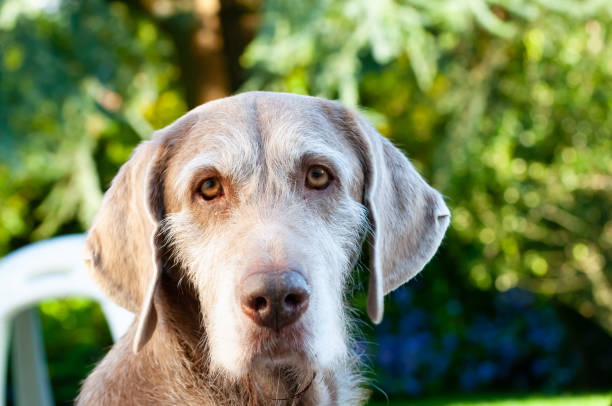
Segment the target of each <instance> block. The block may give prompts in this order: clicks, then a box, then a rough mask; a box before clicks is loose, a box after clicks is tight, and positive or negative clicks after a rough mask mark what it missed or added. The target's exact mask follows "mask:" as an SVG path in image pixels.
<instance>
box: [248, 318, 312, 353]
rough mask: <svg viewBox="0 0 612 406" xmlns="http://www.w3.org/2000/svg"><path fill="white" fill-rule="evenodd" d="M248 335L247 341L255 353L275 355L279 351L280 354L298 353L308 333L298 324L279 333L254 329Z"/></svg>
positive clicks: (258, 328) (266, 329) (259, 328)
mask: <svg viewBox="0 0 612 406" xmlns="http://www.w3.org/2000/svg"><path fill="white" fill-rule="evenodd" d="M249 335H250V337H249V341H250V342H251V343H252V344H253V346H252V348H254V349H255V352H256V353H266V354H268V353H271V354H277V353H278V352H279V350H280V352H281V353H289V352H299V350H301V349H303V348H304V343H305V342H306V340H307V336H308V331H307V330H306V329H305V327H304V326H303V325H302V323H300V322H298V323H297V324H296V325H291V326H287V327H285V328H283V329H281V330H280V331H274V330H272V329H268V328H262V327H256V328H254V329H253V330H252V331H251V332H250V334H249ZM270 347H272V348H270Z"/></svg>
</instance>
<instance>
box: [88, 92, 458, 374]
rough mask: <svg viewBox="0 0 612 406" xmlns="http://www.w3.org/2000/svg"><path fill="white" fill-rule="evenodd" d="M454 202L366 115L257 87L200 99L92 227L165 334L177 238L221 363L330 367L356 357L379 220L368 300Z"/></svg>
mask: <svg viewBox="0 0 612 406" xmlns="http://www.w3.org/2000/svg"><path fill="white" fill-rule="evenodd" d="M448 221H449V213H448V209H447V208H446V206H445V205H444V202H443V200H442V198H441V197H440V195H439V194H438V193H437V192H436V191H435V190H433V189H431V188H430V187H429V186H428V185H427V184H426V183H425V182H424V181H423V180H422V178H421V177H420V176H419V175H418V174H417V173H416V171H415V170H414V168H413V167H412V166H411V165H410V163H409V162H408V160H407V159H406V158H405V157H404V156H403V155H402V154H401V153H400V152H399V151H398V150H396V149H395V148H394V147H393V146H392V145H391V144H390V143H389V142H388V141H386V140H384V139H383V138H382V137H381V136H380V135H379V134H377V133H376V132H375V131H374V130H373V129H372V128H371V127H370V126H369V125H368V124H367V123H366V122H365V121H364V120H363V119H361V118H360V117H358V116H357V115H356V114H355V113H352V112H350V111H348V110H347V109H345V108H343V107H342V106H340V105H338V104H336V103H333V102H329V101H325V100H321V99H316V98H309V97H304V96H295V95H287V94H274V93H247V94H243V95H239V96H234V97H231V98H227V99H223V100H220V101H216V102H213V103H208V104H206V105H203V106H200V107H199V108H197V109H195V110H193V111H191V112H189V113H188V114H187V115H185V116H184V117H183V118H181V119H179V120H178V121H177V122H175V123H174V124H172V125H171V126H169V127H167V128H165V129H163V130H161V131H160V132H159V133H158V134H156V135H155V136H154V138H153V140H152V141H150V142H148V143H145V144H144V145H142V146H141V147H139V148H138V150H137V151H136V152H135V154H134V155H133V157H132V158H131V160H130V162H128V163H127V164H126V165H125V166H124V168H122V170H121V172H120V173H119V175H118V176H117V178H116V180H115V181H114V182H113V186H112V187H111V189H109V191H108V192H107V194H106V197H105V200H104V203H103V207H102V209H101V210H100V213H99V214H98V216H97V217H96V220H95V222H94V225H93V226H92V230H91V231H90V234H89V238H88V244H87V253H88V258H89V263H90V269H91V271H92V274H93V276H94V278H95V279H96V280H97V281H98V282H99V283H100V284H101V285H102V287H103V288H104V289H105V291H106V292H107V293H108V294H109V295H110V296H111V297H112V298H113V299H115V300H116V301H117V302H118V303H119V304H121V305H123V306H124V307H127V308H128V309H130V310H133V311H136V312H139V330H138V333H137V337H136V339H135V345H134V346H135V350H136V351H137V350H139V349H140V347H142V346H143V345H144V344H146V341H147V340H148V339H149V338H150V336H151V335H152V334H153V331H154V327H155V321H156V317H157V315H156V314H157V311H159V310H156V309H155V306H154V304H153V303H154V297H155V295H156V291H157V289H159V285H158V282H157V281H158V280H159V275H160V273H161V272H162V269H161V268H162V264H163V263H164V261H165V260H164V258H160V256H161V254H160V252H161V250H160V248H159V247H160V245H161V244H164V243H165V244H168V245H169V246H170V248H171V249H170V250H171V252H172V253H173V255H174V257H175V258H174V261H176V262H177V263H178V264H180V267H181V269H182V271H183V272H184V274H185V275H186V277H188V278H189V280H190V282H191V283H192V284H193V286H194V287H195V289H196V291H197V293H198V298H199V302H200V309H201V317H202V323H203V325H204V329H205V331H206V337H203V339H205V340H206V343H207V345H208V351H209V354H210V361H211V368H212V369H213V370H216V371H218V372H220V373H222V374H224V375H226V376H229V377H235V378H239V377H242V376H244V375H245V374H247V373H248V371H249V370H251V369H252V368H254V367H261V366H266V365H271V366H279V365H284V364H287V365H304V366H308V368H309V369H310V370H315V371H316V370H321V369H322V370H325V369H327V368H329V367H331V366H332V365H334V364H338V363H341V362H343V360H344V359H345V356H346V354H347V337H346V335H347V320H346V312H345V311H344V306H345V304H344V297H343V295H344V291H345V285H346V281H347V279H348V277H349V274H350V272H351V270H352V266H353V265H354V262H355V260H356V259H357V257H358V255H359V249H360V247H361V242H362V241H363V237H364V236H365V234H366V231H367V230H369V231H370V237H371V238H370V243H371V245H372V252H371V257H372V265H371V277H370V287H369V304H368V312H369V314H370V316H371V317H372V318H373V319H374V320H375V321H377V322H378V321H380V318H381V317H382V297H383V295H384V294H386V293H387V292H389V291H391V290H393V289H395V288H396V287H397V286H399V285H400V284H402V283H404V282H405V281H406V280H408V279H409V278H410V277H412V276H413V275H414V274H416V273H417V272H418V271H420V269H422V267H423V266H424V265H425V263H426V262H427V261H428V260H429V259H430V258H431V256H432V255H433V253H434V252H435V250H436V249H437V246H438V245H439V243H440V241H441V239H442V236H443V234H444V231H445V229H446V227H447V226H448Z"/></svg>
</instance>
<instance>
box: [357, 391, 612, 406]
mask: <svg viewBox="0 0 612 406" xmlns="http://www.w3.org/2000/svg"><path fill="white" fill-rule="evenodd" d="M385 405H388V406H404V405H406V406H514V405H520V406H612V393H604V394H582V395H556V396H551V395H508V396H503V395H490V396H487V395H485V396H482V395H481V396H454V397H437V398H428V399H416V400H405V401H395V400H394V401H391V402H389V403H387V402H385V401H382V402H381V401H378V402H371V403H369V406H385Z"/></svg>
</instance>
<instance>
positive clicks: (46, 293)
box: [0, 234, 134, 405]
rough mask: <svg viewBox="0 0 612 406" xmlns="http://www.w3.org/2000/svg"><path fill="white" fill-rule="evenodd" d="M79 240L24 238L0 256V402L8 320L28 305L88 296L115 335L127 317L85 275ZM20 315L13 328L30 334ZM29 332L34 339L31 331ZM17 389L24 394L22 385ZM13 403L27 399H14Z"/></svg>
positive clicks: (0, 400) (69, 237)
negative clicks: (27, 240) (29, 240)
mask: <svg viewBox="0 0 612 406" xmlns="http://www.w3.org/2000/svg"><path fill="white" fill-rule="evenodd" d="M84 243H85V236H84V235H83V234H75V235H67V236H63V237H55V238H51V239H48V240H45V241H41V242H37V243H33V244H30V245H28V246H26V247H23V248H21V249H19V250H17V251H15V252H13V253H11V254H9V255H7V256H5V257H4V258H2V259H0V379H2V380H3V381H2V382H0V405H3V404H4V401H5V385H6V378H5V377H6V375H5V374H6V367H7V360H8V348H9V339H10V328H11V321H13V320H14V319H19V317H18V316H19V315H20V314H22V315H23V312H24V311H27V309H28V308H32V307H33V306H35V305H36V304H37V303H39V302H41V301H43V300H47V299H53V298H65V297H71V296H80V297H88V298H91V299H93V300H95V301H97V302H98V303H99V304H100V307H101V308H102V311H103V313H104V315H105V317H106V320H107V321H108V324H109V327H110V331H111V334H112V336H113V339H114V340H115V341H116V340H117V339H118V338H119V337H120V336H121V335H123V333H125V331H126V330H127V328H128V327H129V325H130V324H131V323H132V321H133V318H134V315H133V314H132V313H130V312H128V311H127V310H125V309H123V308H121V307H119V306H117V305H116V304H114V303H113V302H112V301H111V300H110V299H108V298H107V297H106V296H104V294H103V293H102V292H101V291H100V289H99V288H98V287H97V286H96V285H95V284H94V282H93V281H92V280H91V279H90V278H89V276H88V275H87V272H86V270H85V266H84V264H83V260H82V252H83V245H84ZM23 320H25V324H23V323H22V325H23V327H16V328H21V329H22V331H25V332H26V333H25V335H32V334H36V333H31V332H32V331H34V332H35V331H37V330H36V329H31V328H30V327H28V322H27V319H23ZM22 334H23V333H22ZM31 338H32V339H33V340H34V341H32V342H35V340H36V337H31ZM34 346H35V345H34ZM26 353H27V351H26ZM26 355H27V354H26ZM36 362H41V361H40V360H36ZM42 362H44V361H42ZM34 367H36V366H34ZM38 367H40V366H38ZM39 369H40V368H39ZM26 376H27V375H26ZM34 379H36V378H34ZM18 389H19V388H18ZM22 389H23V388H22ZM22 393H24V394H25V395H24V396H27V394H28V391H27V390H23V391H22ZM18 403H19V404H25V403H27V402H24V401H20V400H19V399H18Z"/></svg>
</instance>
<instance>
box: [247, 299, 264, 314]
mask: <svg viewBox="0 0 612 406" xmlns="http://www.w3.org/2000/svg"><path fill="white" fill-rule="evenodd" d="M249 305H250V307H251V308H252V309H253V310H255V311H256V312H259V311H262V310H264V309H265V308H266V307H267V306H268V301H267V300H266V298H265V297H263V296H258V297H256V298H253V299H251V301H250V303H249Z"/></svg>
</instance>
